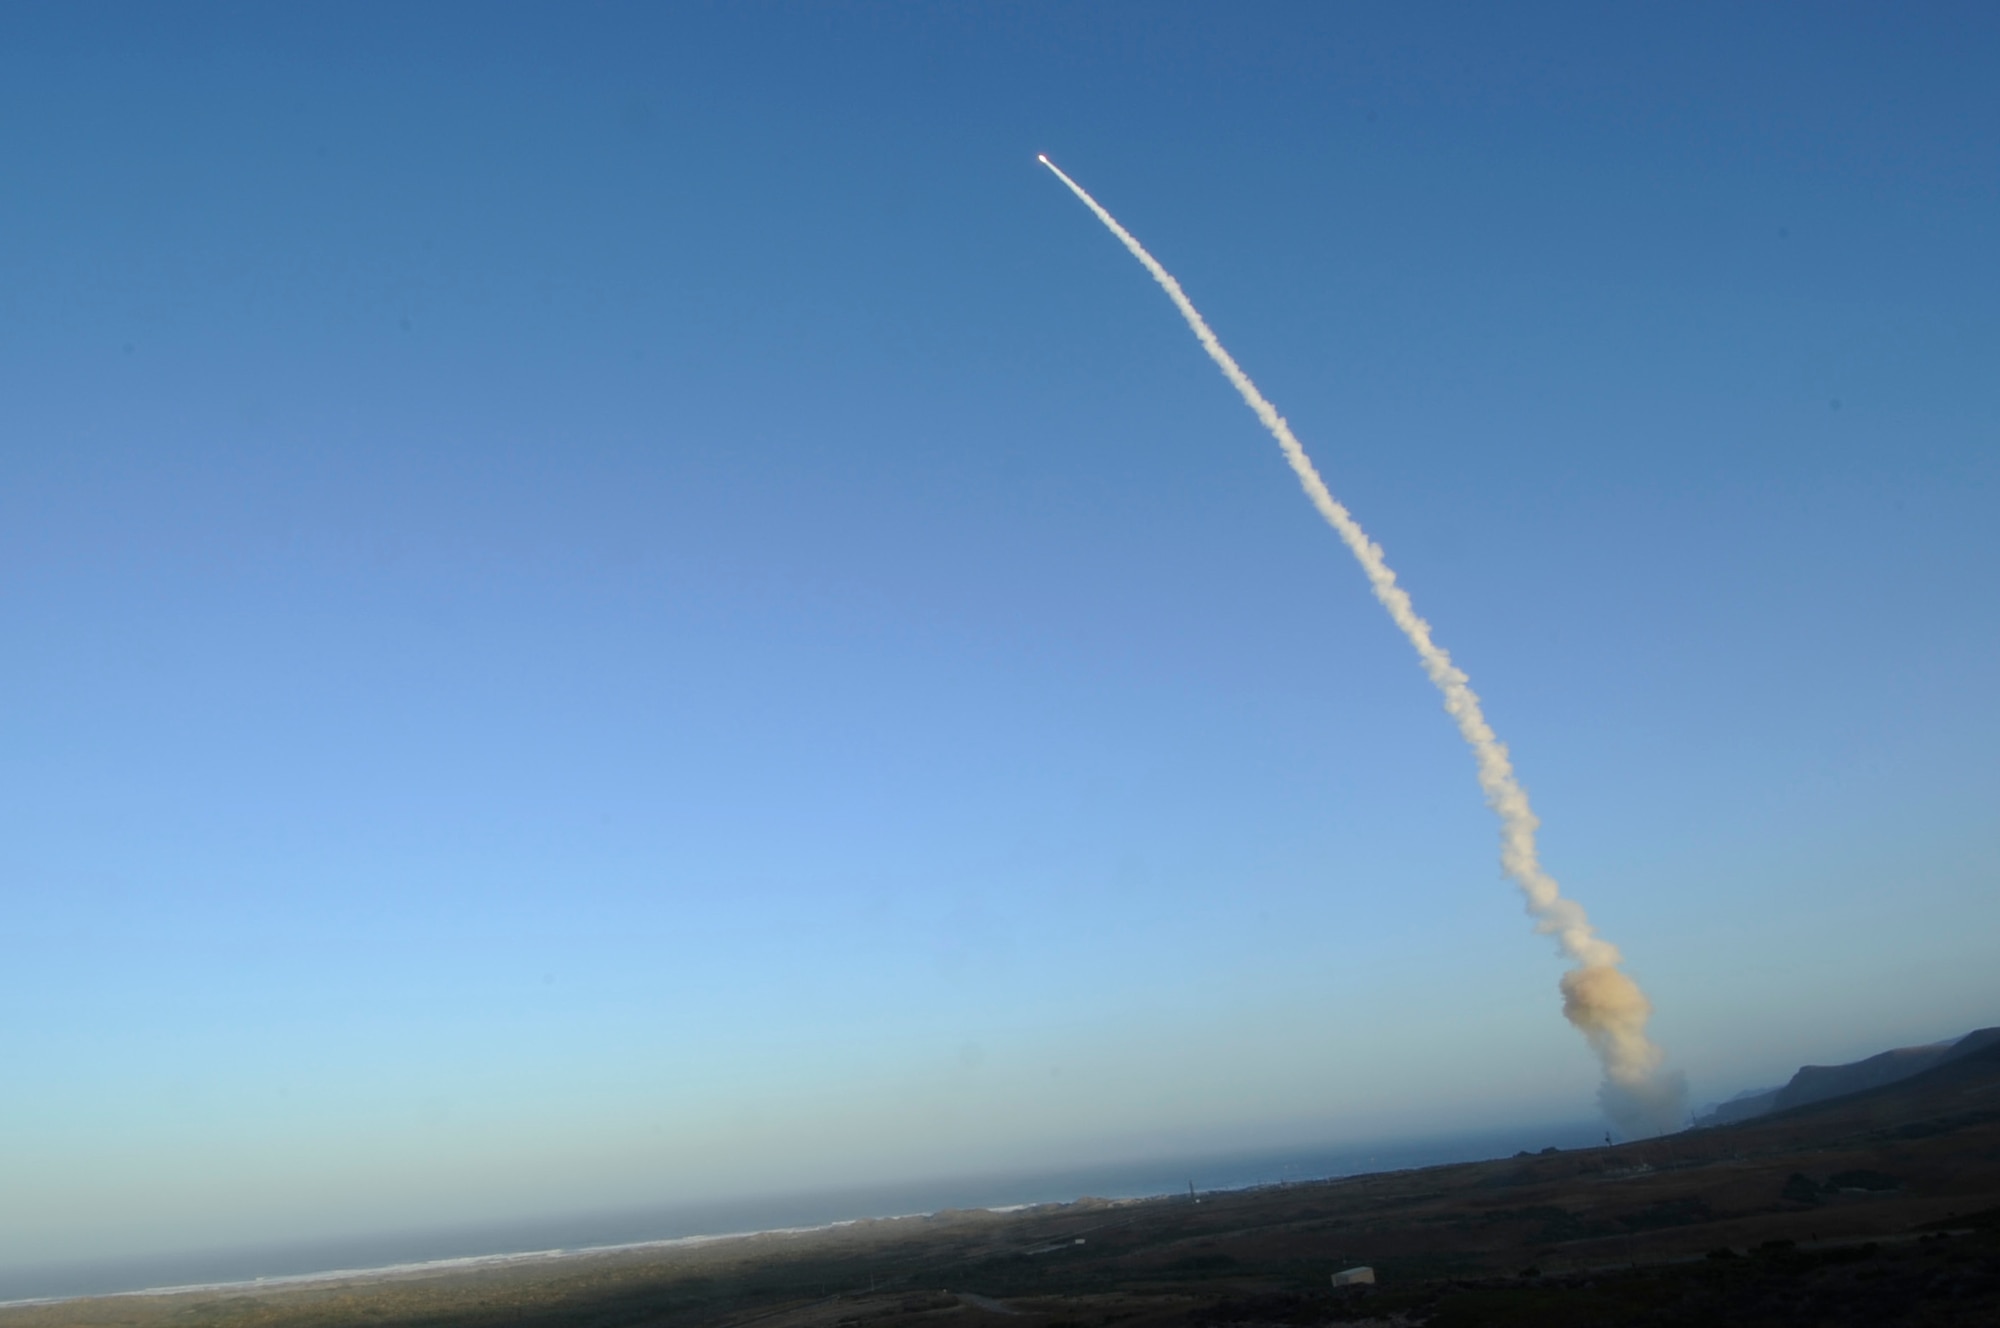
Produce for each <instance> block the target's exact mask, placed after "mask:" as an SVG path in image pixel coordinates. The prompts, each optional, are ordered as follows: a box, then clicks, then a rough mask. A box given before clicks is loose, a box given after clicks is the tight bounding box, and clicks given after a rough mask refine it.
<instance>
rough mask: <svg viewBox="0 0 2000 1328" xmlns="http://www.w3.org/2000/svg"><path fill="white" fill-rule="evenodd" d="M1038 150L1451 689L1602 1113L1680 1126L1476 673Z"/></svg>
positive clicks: (1284, 434) (1275, 424) (1636, 995)
mask: <svg viewBox="0 0 2000 1328" xmlns="http://www.w3.org/2000/svg"><path fill="white" fill-rule="evenodd" d="M1039 160H1040V161H1041V163H1042V165H1044V166H1046V167H1048V168H1049V169H1050V170H1051V171H1053V172H1055V175H1056V178H1057V179H1059V180H1061V181H1062V182H1063V183H1064V184H1065V185H1068V186H1069V189H1070V192H1071V193H1073V194H1075V195H1076V196H1077V198H1079V199H1080V200H1082V202H1083V204H1084V206H1085V207H1088V208H1089V209H1090V210H1091V212H1092V213H1094V214H1095V215H1096V217H1097V219H1098V220H1099V221H1101V222H1103V223H1104V225H1105V227H1106V228H1107V229H1108V230H1110V232H1111V233H1112V234H1113V235H1115V236H1117V237H1118V240H1119V242H1120V243H1121V244H1123V245H1124V246H1125V248H1126V249H1127V250H1128V251H1130V253H1131V254H1132V256H1133V257H1134V258H1136V259H1138V260H1139V262H1140V264H1141V265H1143V266H1144V267H1145V269H1146V271H1147V272H1149V273H1151V274H1152V277H1153V280H1154V281H1156V282H1158V283H1159V284H1160V288H1161V289H1162V290H1164V291H1165V292H1166V293H1167V298H1169V299H1171V300H1172V301H1173V302H1174V307H1175V308H1176V309H1178V310H1179V311H1180V314H1181V317H1182V318H1183V319H1185V320H1186V321H1187V325H1188V327H1189V328H1190V329H1192V330H1193V332H1194V335H1195V339H1196V340H1197V341H1199V342H1200V343H1201V347H1202V349H1203V350H1205V351H1207V352H1208V357H1209V358H1210V359H1211V360H1214V361H1215V364H1216V367H1217V368H1219V369H1221V370H1222V375H1223V377H1225V378H1227V379H1228V380H1229V382H1230V385H1231V386H1233V387H1234V388H1235V389H1236V391H1237V393H1238V394H1239V395H1240V396H1242V398H1243V401H1244V403H1245V404H1246V405H1248V406H1249V407H1250V409H1251V411H1252V412H1253V413H1255V414H1256V416H1257V418H1258V419H1259V420H1260V421H1262V422H1263V425H1264V427H1265V429H1267V430H1269V431H1270V434H1271V436H1272V437H1273V438H1275V439H1276V440H1277V442H1278V447H1279V449H1280V450H1281V451H1283V452H1284V454H1285V461H1286V463H1287V464H1288V465H1290V466H1291V468H1292V473H1293V474H1294V475H1296V476H1297V477H1298V481H1299V487H1300V488H1302V489H1304V490H1305V494H1306V497H1307V498H1308V499H1309V500H1311V502H1312V505H1313V506H1314V507H1315V508H1316V509H1318V511H1319V514H1320V515H1321V516H1322V517H1324V518H1325V519H1326V523H1327V524H1328V525H1330V526H1332V527H1333V529H1334V531H1335V533H1337V534H1338V535H1339V536H1340V538H1341V542H1342V543H1344V544H1346V545H1347V548H1348V551H1349V552H1350V553H1352V554H1353V555H1354V558H1355V561H1357V562H1359V563H1360V564H1361V570H1362V572H1363V573H1364V574H1365V575H1366V576H1367V577H1368V584H1369V587H1370V588H1371V589H1373V590H1374V592H1375V598H1376V599H1377V600H1379V601H1380V602H1381V604H1382V607H1383V608H1384V609H1386V610H1388V613H1389V617H1390V618H1391V619H1392V620H1393V621H1394V622H1395V624H1396V626H1397V627H1398V628H1399V629H1401V631H1402V633H1403V635H1404V637H1406V638H1407V639H1408V640H1409V642H1410V645H1411V646H1412V647H1414V648H1415V649H1416V652H1417V659H1418V661H1419V662H1420V663H1421V664H1422V665H1423V669H1424V672H1425V673H1426V674H1427V675H1428V676H1429V677H1430V680H1431V683H1432V685H1433V686H1435V687H1436V688H1437V689H1438V692H1439V694H1440V695H1441V696H1442V697H1443V698H1444V708H1445V713H1447V714H1449V715H1450V716H1451V718H1452V722H1453V723H1454V724H1455V725H1457V727H1458V732H1459V736H1460V737H1462V738H1464V739H1465V743H1466V746H1467V747H1469V748H1471V750H1472V759H1473V764H1474V766H1475V768H1476V769H1477V772H1478V776H1479V787H1480V788H1481V790H1483V791H1484V792H1485V794H1486V802H1487V805H1488V806H1490V807H1491V808H1493V811H1494V813H1495V814H1496V815H1497V816H1498V817H1499V818H1500V867H1501V870H1502V871H1504V872H1506V874H1507V877H1508V879H1509V880H1511V881H1513V882H1514V884H1515V885H1517V886H1519V887H1520V890H1521V894H1522V896H1523V898H1524V899H1525V901H1526V904H1527V908H1528V913H1529V915H1530V916H1532V917H1533V918H1534V919H1535V930H1537V931H1539V932H1542V933H1544V934H1546V935H1550V936H1554V937H1555V938H1556V944H1557V945H1558V946H1560V947H1561V949H1562V951H1563V953H1564V954H1565V955H1567V956H1569V957H1570V958H1571V959H1573V960H1575V961H1576V965H1577V966H1576V967H1575V968H1573V969H1571V970H1570V971H1569V972H1567V973H1565V974H1564V975H1563V977H1562V993H1563V1014H1564V1015H1565V1017H1567V1018H1568V1019H1569V1021H1570V1022H1571V1023H1572V1024H1574V1025H1576V1027H1577V1028H1578V1029H1579V1030H1581V1031H1582V1033H1583V1035H1584V1037H1585V1038H1586V1039H1587V1040H1588V1041H1589V1043H1590V1047H1591V1050H1592V1051H1594V1052H1596V1053H1597V1058H1598V1060H1599V1061H1600V1062H1601V1063H1602V1064H1603V1066H1604V1084H1603V1086H1602V1087H1601V1088H1600V1089H1599V1090H1598V1100H1599V1102H1600V1103H1601V1104H1602V1105H1603V1107H1604V1110H1605V1113H1606V1114H1607V1115H1609V1116H1610V1117H1611V1119H1612V1120H1613V1121H1614V1122H1615V1123H1616V1124H1617V1125H1618V1127H1619V1128H1620V1129H1621V1130H1624V1131H1625V1132H1627V1133H1628V1134H1659V1133H1663V1132H1664V1131H1666V1130H1670V1129H1676V1128H1678V1127H1679V1125H1680V1123H1681V1121H1682V1118H1683V1114H1684V1098H1685V1096H1686V1090H1685V1087H1684V1085H1683V1082H1682V1080H1681V1078H1680V1076H1679V1075H1677V1074H1663V1073H1662V1072H1661V1069H1660V1066H1661V1062H1662V1060H1663V1059H1664V1055H1663V1053H1662V1052H1661V1051H1660V1049H1659V1047H1658V1046H1656V1045H1654V1043H1653V1042H1652V1041H1651V1039H1649V1038H1648V1037H1647V1036H1646V1021H1647V1020H1648V1019H1649V1018H1650V1017H1651V1015H1652V1012H1653V1007H1652V1003H1651V1002H1650V1001H1648V1000H1647V999H1646V996H1645V993H1643V992H1641V991H1640V990H1639V987H1638V984H1637V983H1635V982H1633V981H1632V979H1631V978H1629V977H1627V976H1626V975H1625V973H1624V972H1623V971H1622V970H1621V969H1620V968H1619V967H1618V965H1619V964H1620V962H1621V961H1622V959H1621V956H1620V955H1619V953H1618V947H1617V946H1615V945H1613V944H1611V942H1609V941H1607V940H1605V939H1604V938H1603V937H1601V936H1599V935H1598V934H1597V931H1596V929H1595V928H1594V927H1592V926H1591V925H1590V919H1589V918H1588V917H1587V916H1586V915H1585V914H1584V911H1583V907H1582V906H1581V905H1580V904H1578V903H1577V902H1576V901H1575V900H1572V899H1566V898H1564V897H1563V894H1562V890H1561V889H1560V888H1559V887H1558V886H1557V885H1556V882H1555V878H1554V877H1552V876H1550V875H1549V874H1548V872H1546V871H1545V870H1543V868H1542V864H1541V859H1540V857H1539V855H1538V854H1537V852H1536V848H1535V831H1536V830H1538V829H1539V828H1540V827H1541V821H1540V819H1539V818H1538V817H1536V815H1535V813H1534V810H1533V809H1532V808H1531V807H1530V806H1529V805H1528V790H1527V789H1525V788H1523V787H1522V786H1521V781H1520V780H1519V779H1518V778H1516V777H1515V774H1514V764H1513V761H1512V759H1511V758H1510V757H1509V756H1508V754H1507V747H1506V745H1505V744H1504V743H1502V742H1501V741H1500V739H1499V737H1498V735H1496V734H1495V733H1494V732H1493V727H1492V725H1490V724H1488V723H1487V722H1486V715H1485V712H1484V710H1483V709H1482V708H1481V707H1480V704H1479V697H1478V695H1477V694H1476V693H1475V692H1474V691H1473V690H1472V685H1471V680H1470V679H1469V678H1468V677H1467V676H1466V674H1465V671H1464V670H1463V669H1461V668H1459V667H1458V666H1457V665H1456V664H1454V663H1452V660H1451V655H1450V654H1449V653H1447V652H1446V650H1445V649H1444V647H1443V646H1440V645H1438V644H1437V642H1436V640H1435V639H1434V638H1433V637H1432V635H1431V625H1430V624H1429V623H1427V622H1425V621H1424V620H1423V619H1422V618H1421V617H1419V616H1418V615H1417V611H1416V608H1415V607H1414V606H1413V605H1412V604H1411V602H1410V595H1409V592H1408V591H1406V590H1404V589H1403V588H1402V587H1401V586H1400V585H1398V584H1396V574H1395V572H1394V571H1392V570H1391V569H1390V567H1389V564H1388V561H1387V560H1386V559H1385V558H1384V557H1383V554H1382V546H1381V545H1379V544H1377V543H1375V542H1374V541H1373V540H1371V539H1369V538H1368V534H1367V532H1366V531H1364V530H1363V529H1362V528H1361V523H1360V522H1358V521H1356V520H1355V519H1354V517H1353V515H1352V514H1351V513H1350V512H1349V511H1348V510H1347V508H1346V507H1344V506H1343V505H1342V504H1341V503H1340V502H1339V500H1337V499H1336V498H1335V497H1334V496H1333V494H1332V492H1331V491H1330V490H1328V488H1327V487H1326V482H1325V481H1324V480H1322V479H1321V478H1320V475H1319V471H1318V470H1317V469H1316V468H1315V467H1314V466H1313V463H1312V458H1310V457H1308V456H1307V455H1306V450H1305V448H1304V446H1303V445H1301V444H1300V442H1299V440H1298V439H1297V438H1296V437H1295V436H1293V434H1292V428H1291V426H1290V425H1289V424H1287V423H1285V418H1284V416H1282V415H1280V414H1278V409H1277V407H1275V406H1273V405H1272V404H1271V403H1270V402H1269V401H1268V400H1266V399H1265V397H1264V394H1263V393H1261V392H1259V391H1258V390H1257V385H1256V384H1255V383H1252V382H1251V381H1250V376H1249V375H1248V374H1246V373H1244V372H1243V370H1242V368H1241V367H1240V366H1239V365H1238V364H1237V363H1236V361H1235V359H1234V358H1233V357H1232V356H1231V355H1230V354H1229V352H1228V351H1227V350H1224V349H1223V346H1222V343H1221V342H1220V341H1219V340H1217V339H1216V336H1215V333H1214V331H1213V330H1211V329H1210V327H1209V326H1208V322H1207V320H1206V319H1204V318H1203V317H1202V316H1201V313H1200V311H1199V310H1197V309H1196V308H1195V307H1194V303H1193V302H1192V301H1191V300H1189V299H1188V297H1187V293H1186V292H1185V291H1183V290H1182V289H1181V284H1180V282H1178V281H1176V280H1175V279H1174V277H1173V274H1172V273H1170V272H1168V271H1167V270H1166V269H1165V268H1164V267H1162V266H1160V264H1159V261H1158V260H1157V259H1155V258H1154V257H1153V256H1152V255H1151V254H1150V253H1147V252H1146V249H1145V246H1143V245H1141V244H1140V243H1139V242H1138V240H1136V239H1134V238H1133V237H1132V233H1131V232H1130V231H1128V230H1126V229H1125V228H1124V227H1123V226H1121V225H1119V224H1118V221H1117V219H1116V218H1115V217H1113V216H1112V215H1111V214H1110V213H1109V212H1107V211H1105V210H1104V208H1103V206H1102V205H1101V204H1099V203H1098V201H1097V200H1096V199H1094V198H1092V197H1091V196H1090V195H1089V194H1088V193H1086V192H1085V191H1084V189H1083V186H1081V185H1079V184H1078V183H1077V182H1076V181H1074V180H1072V179H1070V178H1069V176H1067V175H1065V174H1063V172H1062V171H1061V170H1060V169H1059V168H1058V167H1057V166H1056V164H1055V163H1054V162H1052V161H1050V160H1049V159H1048V158H1047V157H1041V158H1039Z"/></svg>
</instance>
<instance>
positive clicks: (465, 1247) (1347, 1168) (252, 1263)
mask: <svg viewBox="0 0 2000 1328" xmlns="http://www.w3.org/2000/svg"><path fill="white" fill-rule="evenodd" d="M1603 1137H1604V1128H1603V1126H1601V1125H1597V1124H1592V1123H1590V1122H1571V1123H1569V1124H1564V1125H1545V1126H1523V1127H1520V1128H1517V1129H1509V1130H1499V1131H1489V1132H1482V1133H1477V1134H1459V1135H1446V1136H1438V1137H1435V1138H1428V1139H1415V1140H1398V1141H1395V1142H1392V1143H1382V1144H1372V1145H1353V1144H1347V1145H1329V1146H1326V1147H1322V1148H1289V1149H1278V1150H1272V1151H1268V1152H1254V1153H1235V1154H1225V1155H1214V1156H1205V1157H1180V1158H1163V1159H1160V1160H1157V1161H1151V1162H1133V1163H1119V1164H1115V1165H1107V1166H1102V1167H1077V1168H1071V1169H1068V1170H1064V1171H1049V1172H1040V1173H1021V1174H1017V1175H1002V1176H974V1177H960V1178H956V1179H947V1180H937V1181H925V1182H918V1183H911V1184H906V1185H894V1186H880V1187H874V1188H852V1189H844V1190H826V1191H819V1192H815V1193H806V1194H797V1195H788V1196H776V1197H761V1198H755V1199H741V1200H734V1201H728V1202H708V1203H699V1204H684V1205H675V1206H668V1205H663V1206H661V1207H658V1208H651V1209H644V1210H626V1211H623V1212H616V1213H603V1214H598V1215H594V1216H586V1217H575V1216H572V1217H563V1218H550V1219H547V1220H537V1221H523V1222H515V1223H509V1224H506V1225H494V1226H477V1227H457V1228H440V1229H436V1230H427V1231H416V1232H398V1233H395V1234H385V1235H379V1236H356V1237H349V1238H345V1239H339V1240H321V1241H314V1242H311V1243H300V1244H290V1245H265V1246H255V1247H240V1248H235V1249H218V1250H213V1251H208V1252H203V1253H198V1254H176V1255H172V1256H165V1257H160V1258H154V1259H122V1260H106V1261H102V1262H88V1261H85V1262H74V1263H63V1264H47V1265H40V1266H30V1267H0V1303H4V1302H8V1301H20V1300H32V1299H46V1298H59V1297H69V1296H94V1295H108V1294H113V1293H117V1292H132V1291H143V1290H150V1289H160V1288H168V1287H187V1286H213V1285H217V1284H231V1283H238V1282H253V1281H256V1280H258V1279H262V1278H281V1277H282V1278H295V1277H309V1276H312V1275H315V1274H322V1273H331V1272H349V1271H364V1270H374V1269H388V1268H396V1267H405V1266H408V1265H410V1264H423V1263H432V1262H438V1261H444V1260H460V1259H477V1258H492V1257H501V1256H506V1255H513V1254H531V1253H541V1252H553V1251H569V1252H580V1251H584V1250H589V1249H596V1248H602V1247H605V1246H617V1245H634V1244H643V1243H646V1242H651V1241H665V1240H675V1239H682V1238H686V1237H689V1236H719V1235H732V1234H739V1233H745V1232H753V1231H772V1230H779V1229H783V1228H791V1227H814V1226H824V1225H826V1224H828V1223H832V1222H841V1221H847V1220H850V1219H855V1218H869V1217H897V1216H903V1215H907V1214H913V1213H935V1212H939V1211H942V1210H944V1209H950V1208H1007V1207H1013V1206H1016V1205H1023V1204H1040V1203H1063V1202H1067V1201H1070V1200H1073V1199H1080V1198H1083V1197H1084V1196H1086V1195H1089V1196H1094V1197H1096V1198H1100V1199H1134V1198H1142V1197H1145V1196H1148V1195H1158V1194H1184V1193H1186V1192H1187V1190H1188V1187H1189V1186H1190V1185H1192V1186H1193V1187H1194V1188H1195V1189H1196V1190H1199V1191H1211V1190H1239V1189H1247V1188H1249V1187H1252V1186H1257V1185H1271V1184H1276V1183H1279V1182H1289V1181H1305V1180H1322V1179H1327V1178H1330V1177H1336V1176H1352V1175H1358V1174H1361V1173H1365V1172H1372V1171H1400V1170H1404V1169H1407V1168H1410V1167H1427V1166H1437V1165H1440V1164H1443V1163H1447V1162H1470V1161H1477V1160H1480V1159H1484V1158H1494V1157H1508V1156H1511V1155H1512V1154H1514V1153H1516V1152H1519V1151H1521V1150H1522V1149H1530V1150H1534V1149H1540V1148H1545V1147H1557V1148H1584V1147H1589V1146H1591V1145H1593V1144H1598V1143H1601V1142H1602V1141H1603Z"/></svg>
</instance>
